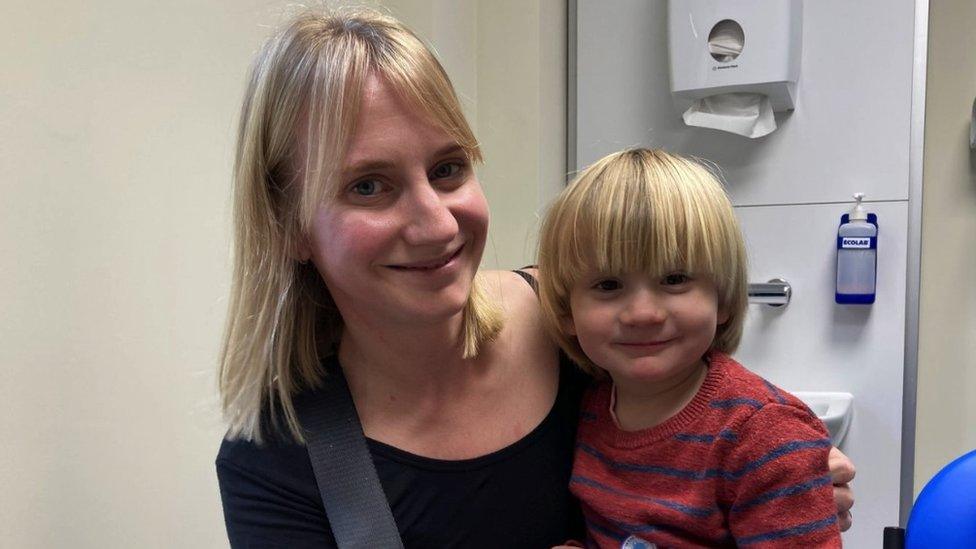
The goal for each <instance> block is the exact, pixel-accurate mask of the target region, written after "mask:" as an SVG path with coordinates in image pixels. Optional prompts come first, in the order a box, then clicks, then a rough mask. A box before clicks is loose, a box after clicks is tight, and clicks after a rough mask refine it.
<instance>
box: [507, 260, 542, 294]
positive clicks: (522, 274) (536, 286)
mask: <svg viewBox="0 0 976 549" xmlns="http://www.w3.org/2000/svg"><path fill="white" fill-rule="evenodd" d="M533 267H535V265H528V266H526V267H522V268H523V269H528V268H533ZM512 272H513V273H515V274H517V275H519V276H520V277H522V278H523V279H525V281H526V282H528V283H529V286H532V291H533V292H535V295H539V281H538V280H536V279H535V277H534V276H532V275H530V274H529V273H527V272H525V271H522V270H520V269H515V270H514V271H512Z"/></svg>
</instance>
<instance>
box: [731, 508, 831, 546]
mask: <svg viewBox="0 0 976 549" xmlns="http://www.w3.org/2000/svg"><path fill="white" fill-rule="evenodd" d="M835 522H837V516H836V515H831V516H829V517H828V518H825V519H823V520H817V521H813V522H808V523H806V524H798V525H796V526H794V527H792V528H787V529H785V530H774V531H772V532H765V533H763V534H757V535H754V536H748V537H744V538H737V539H736V540H735V541H736V543H737V544H738V545H740V546H742V545H751V544H753V543H762V542H764V541H770V540H774V539H783V538H791V537H793V536H802V535H803V534H808V533H810V532H813V531H816V530H821V529H823V528H829V527H830V526H833V525H834V523H835Z"/></svg>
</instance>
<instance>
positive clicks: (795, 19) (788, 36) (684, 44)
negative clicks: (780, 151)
mask: <svg viewBox="0 0 976 549" xmlns="http://www.w3.org/2000/svg"><path fill="white" fill-rule="evenodd" d="M802 33H803V1H802V0H772V1H771V0H669V2H668V46H669V47H668V52H669V60H670V69H671V91H672V92H673V93H674V96H675V97H676V98H678V99H679V100H683V102H684V103H685V106H686V105H687V103H688V102H693V105H692V109H695V108H696V106H697V108H698V110H697V111H695V112H698V113H704V114H705V115H716V116H719V117H721V116H722V115H723V110H728V113H726V114H729V116H730V117H743V116H746V117H748V116H750V114H751V113H755V119H756V120H755V122H756V123H757V124H759V125H760V126H762V125H763V124H768V123H771V124H772V128H771V129H768V128H766V129H768V131H765V133H762V132H763V131H764V129H763V128H759V129H756V128H746V129H744V130H742V131H738V130H736V129H735V128H722V127H717V129H728V130H729V131H734V132H735V133H740V134H742V135H748V136H750V137H758V136H759V135H750V133H749V132H752V133H753V134H755V133H760V134H761V135H765V134H766V133H769V132H770V131H772V130H773V129H775V128H776V125H775V122H774V121H773V120H772V111H784V110H792V109H793V108H794V105H795V100H796V82H797V79H798V78H799V75H800V52H801V46H802V42H803V40H802V38H803V37H802ZM689 111H691V109H689ZM685 114H686V116H685V118H686V122H687V121H688V120H687V119H688V112H686V113H685ZM764 117H765V118H768V120H763V118H764ZM734 124H735V122H733V125H734ZM694 125H706V126H708V127H716V126H711V125H708V124H694Z"/></svg>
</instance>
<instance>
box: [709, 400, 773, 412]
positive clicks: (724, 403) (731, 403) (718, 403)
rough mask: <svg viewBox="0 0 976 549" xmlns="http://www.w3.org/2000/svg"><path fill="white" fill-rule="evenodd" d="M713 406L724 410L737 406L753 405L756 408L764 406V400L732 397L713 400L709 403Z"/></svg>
mask: <svg viewBox="0 0 976 549" xmlns="http://www.w3.org/2000/svg"><path fill="white" fill-rule="evenodd" d="M708 405H709V406H711V407H712V408H721V409H723V410H725V409H728V408H735V407H736V406H752V407H753V408H755V409H757V410H758V409H760V408H762V407H763V405H762V402H759V401H758V400H755V399H751V398H730V399H728V400H713V401H711V402H709V403H708Z"/></svg>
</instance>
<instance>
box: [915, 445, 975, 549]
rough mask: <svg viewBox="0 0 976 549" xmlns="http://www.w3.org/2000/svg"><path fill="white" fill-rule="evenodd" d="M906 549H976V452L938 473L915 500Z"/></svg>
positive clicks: (960, 458)
mask: <svg viewBox="0 0 976 549" xmlns="http://www.w3.org/2000/svg"><path fill="white" fill-rule="evenodd" d="M906 530H907V532H906V534H905V547H906V548H907V549H928V548H930V547H931V548H936V547H937V548H939V549H956V548H963V547H965V548H972V547H976V450H973V451H972V452H969V453H968V454H966V455H964V456H962V457H959V458H957V459H956V460H955V461H953V462H952V463H950V464H949V465H946V466H945V467H943V468H942V470H941V471H939V472H938V474H936V475H935V476H934V477H932V480H930V481H929V483H928V484H926V485H925V488H923V489H922V493H920V494H919V495H918V499H917V500H915V505H914V507H912V514H911V516H909V518H908V527H907V529H906Z"/></svg>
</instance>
